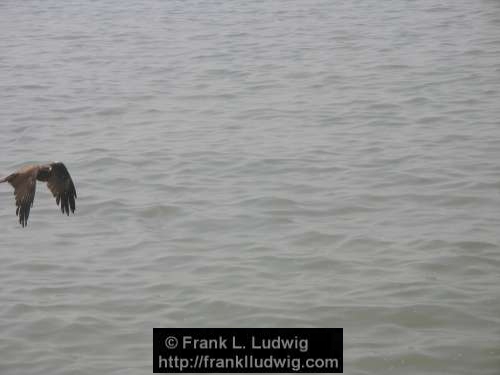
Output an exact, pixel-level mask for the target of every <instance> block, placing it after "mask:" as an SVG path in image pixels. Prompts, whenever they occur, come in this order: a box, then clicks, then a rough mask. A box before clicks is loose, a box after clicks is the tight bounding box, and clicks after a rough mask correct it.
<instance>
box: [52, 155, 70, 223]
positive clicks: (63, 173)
mask: <svg viewBox="0 0 500 375" xmlns="http://www.w3.org/2000/svg"><path fill="white" fill-rule="evenodd" d="M50 167H51V172H50V176H49V179H48V180H47V186H48V188H49V189H50V191H51V192H52V194H53V195H54V197H55V198H56V203H57V205H59V202H60V203H61V212H62V213H66V215H69V210H70V209H71V212H75V198H76V190H75V185H74V184H73V180H72V179H71V176H70V174H69V172H68V170H67V169H66V166H65V165H64V164H63V163H59V162H56V163H51V164H50Z"/></svg>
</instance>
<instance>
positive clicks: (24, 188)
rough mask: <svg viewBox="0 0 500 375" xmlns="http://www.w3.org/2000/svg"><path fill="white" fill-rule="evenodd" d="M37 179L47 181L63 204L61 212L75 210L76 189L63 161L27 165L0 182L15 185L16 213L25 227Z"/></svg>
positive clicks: (58, 200)
mask: <svg viewBox="0 0 500 375" xmlns="http://www.w3.org/2000/svg"><path fill="white" fill-rule="evenodd" d="M36 180H38V181H43V182H47V187H48V188H49V190H50V191H51V192H52V194H53V195H54V197H55V198H56V203H57V205H59V203H60V204H61V212H62V213H63V214H64V213H66V215H68V216H69V210H70V209H71V212H73V213H74V212H75V198H76V190H75V185H74V184H73V180H72V179H71V176H70V174H69V172H68V170H67V169H66V166H65V165H64V164H63V163H61V162H53V163H50V164H44V165H27V166H25V167H22V168H21V169H19V170H18V171H16V172H14V173H12V174H11V175H9V176H7V177H5V178H2V179H0V183H2V182H8V183H9V184H11V185H12V186H13V187H14V195H15V196H16V206H17V209H16V215H17V216H19V224H21V225H22V226H23V227H25V226H26V225H27V224H28V216H29V214H30V209H31V207H32V206H33V200H34V199H35V189H36Z"/></svg>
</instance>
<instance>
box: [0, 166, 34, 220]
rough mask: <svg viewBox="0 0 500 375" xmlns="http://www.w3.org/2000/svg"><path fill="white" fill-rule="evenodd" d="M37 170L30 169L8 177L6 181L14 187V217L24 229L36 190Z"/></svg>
mask: <svg viewBox="0 0 500 375" xmlns="http://www.w3.org/2000/svg"><path fill="white" fill-rule="evenodd" d="M36 175H37V169H36V168H31V169H28V170H26V171H20V172H19V173H14V174H13V175H11V176H9V178H8V179H7V181H8V182H9V183H10V184H11V185H12V186H13V187H14V195H15V197H16V206H17V208H16V215H17V216H19V224H21V225H22V226H23V227H25V226H26V225H27V224H28V217H29V215H30V209H31V207H32V206H33V200H34V199H35V190H36Z"/></svg>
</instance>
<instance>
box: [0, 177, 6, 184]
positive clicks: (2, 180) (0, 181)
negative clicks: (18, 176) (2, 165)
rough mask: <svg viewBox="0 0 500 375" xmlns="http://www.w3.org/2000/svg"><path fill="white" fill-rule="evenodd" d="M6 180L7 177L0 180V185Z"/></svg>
mask: <svg viewBox="0 0 500 375" xmlns="http://www.w3.org/2000/svg"><path fill="white" fill-rule="evenodd" d="M7 178H8V177H4V178H0V184H1V183H2V182H6V181H7Z"/></svg>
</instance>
